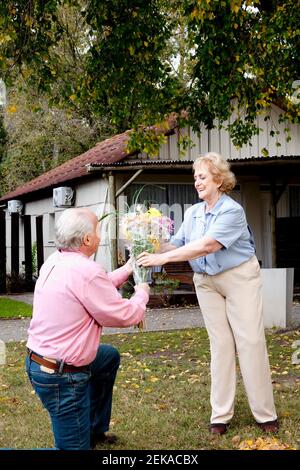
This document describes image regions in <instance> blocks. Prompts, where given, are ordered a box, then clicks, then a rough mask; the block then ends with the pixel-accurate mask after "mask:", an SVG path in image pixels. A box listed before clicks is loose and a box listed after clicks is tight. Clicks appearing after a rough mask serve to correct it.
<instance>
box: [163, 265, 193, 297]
mask: <svg viewBox="0 0 300 470" xmlns="http://www.w3.org/2000/svg"><path fill="white" fill-rule="evenodd" d="M164 270H165V271H166V273H167V275H168V277H170V278H171V279H177V280H178V281H180V284H185V285H187V286H188V287H189V289H188V290H190V291H193V292H194V291H195V288H194V283H193V275H194V272H193V270H192V268H191V266H190V265H189V263H188V262H187V261H179V262H177V263H167V264H165V265H164ZM181 287H182V286H181Z"/></svg>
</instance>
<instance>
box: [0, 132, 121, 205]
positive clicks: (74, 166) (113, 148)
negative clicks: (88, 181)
mask: <svg viewBox="0 0 300 470" xmlns="http://www.w3.org/2000/svg"><path fill="white" fill-rule="evenodd" d="M127 140H128V133H127V132H124V133H123V134H118V135H115V136H113V137H110V138H109V139H106V140H103V141H102V142H100V143H98V144H97V145H96V146H95V147H93V148H91V149H90V150H88V151H87V152H85V153H83V154H82V155H79V156H78V157H75V158H72V159H71V160H68V161H67V162H65V163H63V164H62V165H60V166H58V167H56V168H53V169H52V170H49V171H47V172H46V173H43V174H42V175H40V176H38V177H37V178H34V179H33V180H31V181H28V183H25V184H23V185H22V186H19V187H18V188H16V189H15V190H14V191H11V192H9V193H6V194H4V196H2V197H1V198H0V201H7V200H9V199H15V198H17V197H20V196H22V195H24V194H28V193H32V192H34V191H38V190H40V189H45V188H47V187H49V186H55V185H57V184H58V183H64V182H66V181H69V180H73V179H74V178H80V177H82V176H85V175H86V174H87V169H86V166H85V165H87V164H88V163H106V164H110V163H115V162H118V161H120V160H123V159H124V158H125V157H127V156H128V154H127V153H126V150H125V147H126V145H125V144H126V142H127Z"/></svg>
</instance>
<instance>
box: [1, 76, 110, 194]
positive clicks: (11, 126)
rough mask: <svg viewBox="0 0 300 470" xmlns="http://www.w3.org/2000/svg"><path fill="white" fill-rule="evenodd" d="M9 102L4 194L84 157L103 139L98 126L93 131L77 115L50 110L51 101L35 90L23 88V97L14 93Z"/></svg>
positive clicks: (7, 109)
mask: <svg viewBox="0 0 300 470" xmlns="http://www.w3.org/2000/svg"><path fill="white" fill-rule="evenodd" d="M9 102H10V104H9V106H8V107H7V108H6V113H5V128H6V132H7V137H8V145H7V152H6V156H5V157H4V159H3V161H2V163H1V164H0V193H2V194H3V193H5V192H8V191H11V190H13V189H14V188H15V187H16V186H19V185H21V184H23V183H25V182H26V181H29V180H31V179H33V178H34V177H36V176H39V175H40V174H42V173H44V172H45V171H48V170H50V169H52V168H54V167H56V166H57V165H60V164H61V163H63V162H65V161H66V160H68V159H70V158H72V157H74V156H77V155H80V154H81V153H83V152H85V151H86V150H88V149H89V148H91V147H92V146H94V145H95V144H96V142H97V141H98V139H99V128H98V127H97V126H96V125H95V127H91V126H90V125H89V123H88V122H87V121H86V120H85V119H83V118H82V117H81V116H77V115H76V114H75V113H74V112H73V113H70V112H69V111H66V110H62V109H60V108H55V107H51V108H50V107H49V104H48V98H47V97H45V96H42V95H41V94H40V93H38V92H37V91H35V90H33V89H32V88H31V87H28V86H27V88H26V86H25V85H23V91H22V93H19V92H18V90H17V89H11V90H10V94H9ZM103 137H105V134H104V133H102V138H103Z"/></svg>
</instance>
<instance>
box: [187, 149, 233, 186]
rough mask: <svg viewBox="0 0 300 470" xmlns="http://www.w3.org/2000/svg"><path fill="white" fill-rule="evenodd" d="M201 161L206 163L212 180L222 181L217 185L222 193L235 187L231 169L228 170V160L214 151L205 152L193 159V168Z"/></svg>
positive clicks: (199, 164)
mask: <svg viewBox="0 0 300 470" xmlns="http://www.w3.org/2000/svg"><path fill="white" fill-rule="evenodd" d="M203 163H207V165H208V167H209V171H210V173H211V174H212V176H213V180H214V181H216V182H219V181H221V182H222V184H221V186H220V187H219V190H220V191H221V192H222V193H226V194H228V193H229V192H230V191H231V190H232V189H233V188H234V187H235V185H236V178H235V176H234V174H233V173H232V171H230V165H229V163H228V161H227V160H224V158H223V157H222V155H220V154H219V153H215V152H208V153H205V154H204V155H203V156H200V157H198V158H197V159H196V160H195V161H194V164H193V170H194V171H196V170H197V169H198V168H199V167H200V166H201V165H202V164H203Z"/></svg>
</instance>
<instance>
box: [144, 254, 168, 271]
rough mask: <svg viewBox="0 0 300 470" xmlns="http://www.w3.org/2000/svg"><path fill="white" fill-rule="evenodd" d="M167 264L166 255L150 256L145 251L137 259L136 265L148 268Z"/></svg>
mask: <svg viewBox="0 0 300 470" xmlns="http://www.w3.org/2000/svg"><path fill="white" fill-rule="evenodd" d="M167 262H168V259H167V254H166V253H160V254H152V253H147V251H143V253H141V254H140V255H139V256H138V257H137V264H138V266H144V267H145V268H146V267H150V266H162V265H163V264H166V263H167Z"/></svg>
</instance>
